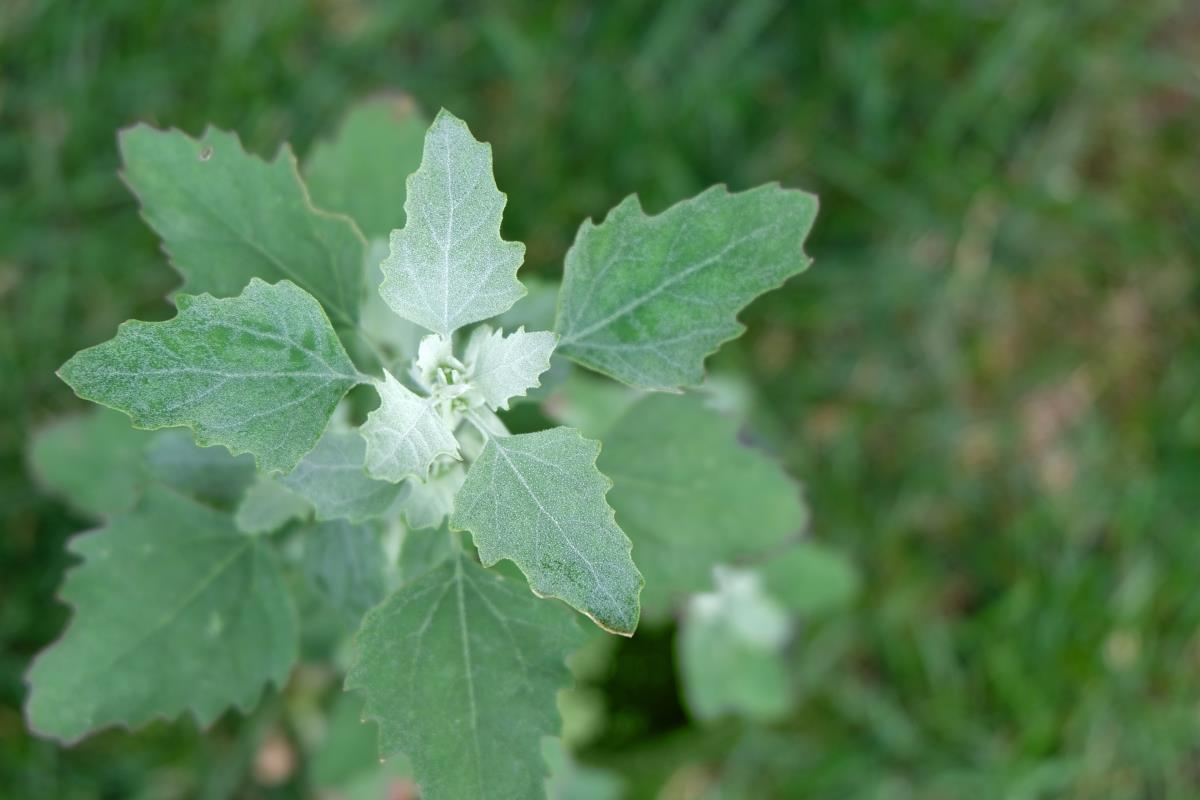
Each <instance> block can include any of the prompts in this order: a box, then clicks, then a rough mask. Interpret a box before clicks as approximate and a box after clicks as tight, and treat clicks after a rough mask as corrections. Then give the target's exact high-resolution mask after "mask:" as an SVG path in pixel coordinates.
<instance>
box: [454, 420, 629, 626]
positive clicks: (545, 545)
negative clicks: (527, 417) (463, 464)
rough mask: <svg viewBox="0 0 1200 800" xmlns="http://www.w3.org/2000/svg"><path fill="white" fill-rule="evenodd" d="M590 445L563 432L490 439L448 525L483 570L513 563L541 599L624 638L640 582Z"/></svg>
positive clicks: (595, 449) (575, 434)
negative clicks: (464, 538) (467, 541)
mask: <svg viewBox="0 0 1200 800" xmlns="http://www.w3.org/2000/svg"><path fill="white" fill-rule="evenodd" d="M599 449H600V445H599V443H598V442H594V441H590V440H587V439H584V438H583V437H582V436H580V435H579V432H578V431H576V430H573V429H571V428H553V429H551V430H547V431H540V432H538V433H525V434H518V435H516V436H506V437H493V438H491V439H490V440H489V441H488V443H487V445H486V446H485V447H484V449H483V452H482V453H481V454H480V456H479V458H478V459H477V460H476V461H475V463H474V464H472V465H471V469H470V470H469V471H468V473H467V480H466V483H464V484H463V487H462V489H461V490H460V491H459V493H458V497H457V499H456V500H455V511H454V515H453V516H452V517H451V520H450V524H451V526H452V527H454V528H457V529H459V530H469V531H470V532H471V533H472V535H473V537H474V540H475V545H476V547H478V548H479V558H480V560H481V561H482V562H483V564H484V566H491V565H493V564H495V563H496V562H497V561H499V560H500V559H502V558H508V559H511V560H512V561H513V562H514V563H516V565H517V566H518V567H519V568H520V569H521V571H522V572H523V573H524V574H525V576H526V577H527V578H528V579H529V585H530V588H532V589H533V591H534V592H536V593H537V594H538V595H541V596H543V597H557V598H559V599H561V600H563V601H565V602H566V603H568V604H569V605H571V606H572V607H574V608H576V609H578V610H579V611H582V612H583V613H584V614H586V615H588V616H589V617H590V618H591V619H592V620H594V621H595V622H596V623H597V624H598V625H600V626H601V627H603V628H605V629H606V630H609V631H611V632H613V633H620V634H623V635H627V636H628V635H632V634H633V631H634V629H635V628H636V627H637V622H638V616H639V613H640V610H639V605H638V593H639V592H640V591H641V589H642V576H641V574H640V573H639V572H638V569H637V567H636V566H634V563H633V559H632V558H631V557H630V544H629V539H628V538H626V536H625V534H624V533H623V532H622V531H621V529H620V528H619V527H617V524H616V522H615V521H614V520H613V512H612V509H611V508H610V507H609V505H608V503H606V502H605V499H604V494H605V492H606V491H608V488H609V486H610V483H609V481H608V479H607V478H605V477H604V475H602V474H601V473H600V471H599V470H598V469H596V454H597V452H598V451H599Z"/></svg>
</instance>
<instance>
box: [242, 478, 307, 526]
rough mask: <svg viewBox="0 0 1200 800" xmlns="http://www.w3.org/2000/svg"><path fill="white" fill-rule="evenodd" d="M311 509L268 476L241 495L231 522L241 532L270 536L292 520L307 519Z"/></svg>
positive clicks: (302, 500) (298, 497) (304, 501)
mask: <svg viewBox="0 0 1200 800" xmlns="http://www.w3.org/2000/svg"><path fill="white" fill-rule="evenodd" d="M311 510H312V506H311V505H310V504H309V502H308V501H307V500H305V499H304V498H303V497H301V496H300V495H298V494H296V493H294V492H293V491H292V490H291V489H288V488H287V487H285V486H284V485H283V484H281V483H280V482H279V481H278V480H276V479H275V478H273V477H271V476H269V475H259V476H258V480H256V481H255V482H254V484H252V485H251V486H250V488H249V489H247V490H246V493H245V494H244V495H242V501H241V503H239V504H238V507H237V513H235V514H234V516H233V521H234V522H235V523H236V524H237V527H238V530H240V531H242V532H243V533H271V532H272V531H277V530H279V529H280V528H282V527H283V526H284V525H286V524H287V523H288V522H291V521H292V520H294V519H303V518H304V517H306V516H308V514H309V512H310V511H311Z"/></svg>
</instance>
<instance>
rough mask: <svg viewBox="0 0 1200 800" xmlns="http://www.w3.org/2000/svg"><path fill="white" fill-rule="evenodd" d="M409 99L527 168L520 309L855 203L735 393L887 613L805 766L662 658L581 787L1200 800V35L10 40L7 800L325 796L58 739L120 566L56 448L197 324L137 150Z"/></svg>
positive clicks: (3, 411)
mask: <svg viewBox="0 0 1200 800" xmlns="http://www.w3.org/2000/svg"><path fill="white" fill-rule="evenodd" d="M378 91H404V92H408V93H410V94H412V95H413V96H414V97H415V98H416V100H417V102H418V103H419V104H420V105H421V106H422V107H424V108H425V109H427V110H431V111H432V110H436V108H437V107H438V106H439V105H445V106H447V107H448V108H450V109H452V110H453V111H454V112H455V113H457V114H459V115H460V116H462V117H464V118H465V119H466V120H468V122H469V123H470V124H471V126H472V128H473V130H474V132H475V133H476V135H477V136H479V137H480V138H481V139H483V140H485V141H490V142H491V143H492V144H493V146H494V148H495V156H496V175H497V180H498V183H499V185H500V186H501V188H502V189H503V190H505V191H506V192H507V193H508V195H509V206H508V211H507V214H506V221H505V225H506V229H505V233H506V236H507V237H508V238H515V239H520V240H523V241H525V242H526V243H527V244H528V257H527V260H526V267H525V270H526V273H525V274H537V275H542V276H545V277H548V278H553V277H555V276H556V275H557V274H558V273H559V270H560V265H561V261H562V256H563V253H564V252H565V249H566V247H567V246H568V244H569V242H570V240H571V238H572V236H573V234H574V231H575V228H576V227H577V226H578V224H579V222H580V221H581V220H582V219H583V218H584V217H587V216H593V217H598V216H601V215H603V213H604V212H605V211H606V210H607V209H608V208H610V207H611V206H612V205H614V204H615V203H616V202H617V201H618V200H620V198H621V197H623V196H624V195H625V194H628V193H630V192H634V191H636V192H638V193H639V194H640V195H641V196H642V198H643V200H644V201H645V204H646V207H647V208H648V209H650V210H659V209H661V208H663V207H665V206H666V205H668V204H669V203H671V202H674V201H675V200H678V199H681V198H683V197H686V196H689V195H691V194H693V193H695V192H697V191H699V190H700V189H702V188H704V187H705V186H707V185H709V184H711V183H713V182H719V181H721V182H727V183H728V184H729V185H730V186H731V187H732V188H734V189H741V188H747V187H749V186H752V185H755V184H757V183H760V182H763V181H767V180H780V181H782V182H783V183H784V184H786V185H792V186H799V187H804V188H807V189H809V190H812V191H816V192H818V193H819V194H820V195H821V200H822V213H821V217H820V219H819V220H818V224H817V228H816V231H815V235H814V237H813V239H812V241H811V246H810V253H811V254H812V255H813V256H814V257H815V258H816V264H815V266H814V267H813V268H812V270H811V271H810V272H808V273H807V274H805V275H803V276H801V277H799V278H797V279H795V280H793V281H792V282H790V283H789V285H788V286H787V287H786V288H785V289H783V290H781V291H779V292H776V293H774V294H772V295H769V296H767V297H765V298H764V299H762V300H761V301H759V302H758V303H757V304H756V305H754V306H753V307H752V309H751V310H750V311H749V312H748V313H747V314H746V315H744V319H745V320H746V321H747V322H748V323H749V324H750V330H751V333H750V334H749V335H748V336H747V337H745V338H744V339H743V340H742V341H740V342H739V343H738V344H737V345H736V346H732V347H729V348H727V350H726V351H725V352H723V353H722V355H721V357H720V359H719V364H718V366H719V367H720V368H722V369H726V370H736V371H740V372H741V373H743V374H745V375H746V376H748V377H749V378H750V380H751V381H752V384H753V386H754V387H755V389H756V393H755V397H756V409H757V411H756V419H755V425H756V427H757V429H758V430H759V431H760V432H761V433H762V434H763V435H764V438H765V439H766V441H767V442H769V444H770V446H771V447H772V449H773V450H775V451H776V452H777V453H778V454H779V455H780V456H781V457H782V458H783V459H784V460H785V462H786V464H787V465H788V467H789V468H790V469H791V471H792V472H793V474H795V475H796V476H797V477H799V478H800V479H802V480H803V481H804V482H805V484H806V488H807V494H808V497H809V499H810V502H811V504H812V507H813V513H814V520H815V522H814V533H815V535H816V536H818V537H819V538H821V539H823V540H825V541H828V542H831V543H833V544H836V545H840V546H842V547H844V548H846V549H848V550H849V552H851V553H852V554H853V556H854V558H855V559H856V561H857V562H858V564H859V565H860V568H861V569H862V571H863V573H864V576H865V591H864V592H863V594H862V596H861V598H860V600H859V602H858V604H857V605H856V606H855V607H854V608H853V609H852V610H851V611H850V612H849V613H847V614H843V615H841V616H838V617H836V618H834V619H830V620H826V621H823V622H821V623H819V624H816V625H813V626H811V627H810V628H809V629H808V630H807V631H806V632H805V640H804V645H803V646H804V648H805V651H806V653H805V656H804V658H803V659H802V665H803V670H802V674H801V675H800V676H798V680H799V681H800V682H801V683H802V686H803V691H804V702H803V703H802V706H801V710H800V711H799V712H798V713H797V714H796V715H795V716H794V718H793V719H791V720H789V721H788V722H787V723H786V724H783V725H780V726H776V727H774V728H772V729H769V730H765V729H753V730H742V729H739V728H738V727H737V726H726V727H721V728H717V729H704V730H700V729H696V728H693V727H690V726H687V724H686V719H685V718H684V716H683V714H682V712H681V710H680V709H679V707H678V700H677V687H676V686H675V684H674V678H673V677H672V675H671V654H670V638H669V636H665V635H661V634H659V635H656V634H654V633H653V632H648V633H647V635H646V636H644V637H643V636H639V637H638V638H635V639H634V640H633V642H632V643H630V645H629V646H627V647H625V648H624V649H622V650H621V651H620V652H619V653H618V658H617V661H616V663H615V665H614V667H613V669H612V674H611V675H609V676H608V678H606V679H605V683H604V688H605V690H606V691H607V692H608V700H607V702H608V706H609V712H608V713H609V722H608V724H607V728H606V729H605V730H604V731H602V732H601V733H600V734H599V735H598V737H597V738H596V739H595V740H594V742H593V743H592V744H591V745H590V746H589V747H588V748H587V749H586V750H585V751H584V752H583V754H582V755H583V757H584V760H585V761H589V762H591V763H596V764H601V765H604V766H606V767H610V768H613V769H615V770H616V771H617V772H619V773H620V774H622V775H623V776H624V777H625V778H626V780H627V781H628V785H629V787H630V790H631V792H632V793H633V796H653V795H654V793H655V792H658V791H661V792H662V793H663V796H665V797H675V798H685V797H700V796H706V797H709V796H711V797H772V796H780V797H838V798H857V797H862V798H909V797H912V798H959V797H977V798H991V797H1005V798H1009V797H1011V798H1040V797H1074V798H1093V797H1104V798H1176V797H1179V798H1183V797H1195V796H1198V795H1200V591H1197V589H1196V586H1197V579H1198V577H1200V330H1198V324H1197V323H1198V322H1200V317H1198V316H1197V309H1198V308H1200V286H1198V278H1200V274H1198V271H1197V270H1198V267H1200V263H1198V259H1197V256H1198V254H1200V147H1197V142H1198V141H1200V105H1198V102H1197V101H1198V95H1200V6H1197V5H1195V4H1194V3H1188V2H1184V0H1179V1H1178V2H1171V1H1168V0H1140V1H1139V2H1129V0H1080V2H1072V3H1064V2H1058V1H1057V0H1045V1H1044V2H1042V1H1041V0H1024V1H1022V0H964V1H963V2H935V0H907V1H906V2H901V1H900V0H877V1H875V2H867V3H847V2H837V1H836V0H806V1H803V2H802V1H801V0H795V1H794V2H786V1H783V0H741V2H738V3H732V4H731V3H721V2H708V1H707V0H680V1H679V2H659V3H648V2H625V1H623V0H622V1H620V2H618V1H616V0H613V1H612V2H606V3H587V2H582V1H580V2H544V3H537V4H526V5H524V7H523V8H522V9H521V10H517V9H515V8H513V9H505V10H501V9H500V7H499V4H483V3H479V4H474V3H467V2H456V3H434V2H420V1H418V2H406V3H370V2H366V0H312V1H311V2H295V1H294V0H288V1H287V2H273V3H252V2H245V1H244V0H226V1H220V0H219V1H218V2H210V3H194V2H183V1H182V0H165V1H164V2H146V1H145V0H106V2H103V3H97V2H68V1H66V0H61V1H59V2H39V1H38V0H7V1H6V2H5V3H4V4H3V7H2V8H0V308H2V312H0V314H2V316H0V402H2V404H3V405H2V406H0V509H2V511H0V514H3V518H4V520H5V521H4V535H3V539H2V541H0V641H2V642H3V647H2V652H0V797H14V798H18V797H20V798H25V797H31V798H40V797H56V798H58V797H61V798H76V797H78V798H90V797H134V796H156V795H154V794H153V792H154V791H158V792H161V793H169V788H163V787H170V786H172V785H175V784H173V783H172V781H173V780H174V778H172V775H173V774H175V773H183V772H187V771H188V770H193V771H194V770H197V769H199V770H201V771H202V772H203V773H204V774H205V775H206V778H205V780H204V781H203V783H202V789H201V790H198V791H201V792H202V794H203V795H204V796H211V797H219V796H226V795H229V794H231V793H234V794H237V795H238V796H242V797H283V796H294V795H295V792H296V791H298V790H297V789H296V786H297V785H298V784H296V783H295V781H293V782H291V783H285V784H284V785H283V786H280V787H275V788H271V787H267V786H263V785H261V783H256V781H255V779H254V778H253V777H252V776H251V777H247V775H246V773H247V762H246V758H247V756H246V755H245V754H246V753H247V752H250V750H252V749H253V748H252V747H247V746H246V743H247V742H249V743H251V744H253V742H254V741H256V739H255V737H257V736H260V735H261V730H259V728H258V727H256V720H255V718H252V719H250V720H249V721H246V722H240V721H238V720H236V719H232V718H230V719H227V720H226V721H224V722H223V723H222V724H221V725H220V726H219V727H218V729H217V731H216V733H215V735H213V736H211V737H208V738H202V737H199V736H198V735H196V734H195V733H193V732H191V731H190V727H189V726H188V725H187V724H179V725H156V726H154V727H153V728H152V729H151V730H150V731H148V732H146V733H144V734H141V735H138V736H132V737H131V736H129V735H127V734H123V733H108V734H104V735H101V736H99V737H97V738H95V739H93V740H91V741H89V742H88V743H86V744H84V745H82V746H80V747H78V748H76V749H74V750H70V751H63V750H59V749H57V748H55V747H54V746H52V745H50V744H47V743H43V742H40V741H36V740H33V739H30V738H29V737H28V736H27V735H26V734H25V733H24V732H23V724H22V720H21V715H20V710H19V709H20V706H21V702H22V697H23V692H24V687H23V684H22V674H23V672H24V670H25V669H26V667H27V664H28V659H29V658H30V656H31V655H32V654H33V653H34V652H35V651H36V650H37V649H39V648H40V647H42V646H43V645H44V644H45V643H46V642H47V641H49V640H50V639H51V638H53V637H54V636H55V635H56V634H57V632H58V630H59V629H60V627H61V626H62V624H63V622H64V620H65V617H66V610H65V609H64V608H62V607H61V606H59V605H58V604H57V603H56V602H55V601H54V600H53V592H54V589H55V587H56V585H57V583H58V581H59V579H60V578H61V572H62V570H63V569H64V567H65V566H66V565H67V558H66V557H65V556H64V555H63V552H62V545H63V541H64V540H65V538H66V537H67V536H68V535H70V534H71V533H73V532H74V531H76V530H78V529H79V528H81V527H83V525H84V523H83V521H81V520H80V519H78V518H75V517H73V516H72V515H71V514H70V513H69V512H68V511H67V510H65V509H64V508H63V507H62V506H60V505H59V504H57V503H55V502H53V501H51V500H50V499H48V498H46V497H45V496H43V495H42V494H40V493H39V492H38V491H37V490H36V489H35V488H34V487H33V486H32V484H31V482H30V480H29V479H28V477H27V476H26V474H25V467H24V455H23V448H24V442H25V440H26V437H27V436H28V434H29V432H30V430H31V429H32V428H33V427H34V426H36V425H37V424H39V423H41V422H43V421H45V420H47V419H49V418H51V417H52V416H53V415H54V414H56V413H58V412H61V411H64V410H67V409H74V408H77V407H78V406H79V403H78V402H77V401H76V400H75V399H74V398H73V397H72V396H71V393H70V392H69V390H67V389H66V387H65V386H63V385H62V384H60V383H59V382H58V381H57V379H56V378H55V377H54V374H53V372H54V369H55V368H56V367H57V366H58V365H59V364H60V363H61V362H62V361H63V360H64V359H65V358H66V357H67V356H69V355H70V354H71V353H72V352H74V351H75V350H77V349H79V348H81V347H83V346H86V345H90V344H94V343H96V342H98V341H100V340H102V339H105V338H108V337H109V336H111V335H112V332H113V331H114V329H115V326H116V325H117V323H118V322H120V321H121V320H124V319H126V318H129V317H138V318H142V319H161V318H164V317H167V316H170V313H171V312H170V309H169V307H168V305H167V304H166V303H164V302H163V300H162V297H163V295H164V293H165V292H167V291H168V290H170V289H171V288H172V287H173V286H174V285H175V284H176V283H177V279H176V276H175V275H174V273H173V272H172V271H171V270H169V269H168V268H167V267H166V266H165V260H164V257H163V256H162V255H161V254H160V253H159V252H158V250H157V243H156V241H155V240H154V237H153V236H152V235H151V233H150V231H149V230H148V229H147V228H146V227H145V226H144V225H143V224H142V222H141V220H140V219H139V218H138V216H137V212H136V207H135V204H134V202H133V199H132V197H131V196H130V195H129V193H128V192H127V191H126V190H125V189H124V187H123V186H122V185H121V183H120V181H119V179H118V177H117V175H116V171H117V166H118V165H117V151H116V147H115V132H116V131H117V129H119V128H120V127H123V126H125V125H128V124H130V123H132V122H134V121H137V120H147V121H150V122H153V123H156V124H159V125H174V126H178V127H181V128H183V129H185V130H187V131H189V132H193V133H196V132H199V131H200V130H201V129H202V127H203V125H204V124H205V123H207V122H213V123H215V124H217V125H219V126H221V127H225V128H232V129H235V130H237V131H239V132H240V133H241V134H242V136H243V138H244V140H245V141H246V142H247V144H248V145H249V146H250V147H251V148H252V149H254V150H256V151H257V152H259V153H262V154H268V153H271V152H273V151H274V149H275V147H276V146H277V145H278V143H279V142H281V141H283V140H289V141H291V142H292V143H293V144H294V145H295V146H296V148H297V150H298V151H299V152H301V153H303V152H305V151H307V149H308V146H309V145H310V144H311V143H312V141H313V140H314V139H315V138H316V137H319V136H322V135H328V134H330V133H332V131H333V129H334V127H335V125H336V123H337V121H338V119H339V118H340V117H341V115H342V114H343V112H344V111H345V110H346V109H347V108H348V107H349V106H350V105H351V104H352V103H353V102H354V101H355V100H356V99H359V98H361V97H363V96H365V95H368V94H371V93H374V92H378ZM648 675H649V676H650V677H647V676H648ZM184 783H185V784H186V782H184ZM664 784H665V785H666V787H665V788H661V787H662V786H663V785H664ZM148 785H149V786H155V787H159V788H157V789H154V790H153V791H151V790H147V789H145V788H144V787H146V786H148ZM764 786H769V787H770V788H769V789H764V788H762V787H764ZM139 787H142V788H141V789H140V790H139ZM714 787H717V788H714ZM756 787H757V788H756ZM139 791H141V792H142V793H141V794H139V793H138V792H139ZM706 791H709V792H714V791H715V792H718V793H716V794H712V793H710V794H708V795H705V794H704V792H706ZM160 796H161V795H160Z"/></svg>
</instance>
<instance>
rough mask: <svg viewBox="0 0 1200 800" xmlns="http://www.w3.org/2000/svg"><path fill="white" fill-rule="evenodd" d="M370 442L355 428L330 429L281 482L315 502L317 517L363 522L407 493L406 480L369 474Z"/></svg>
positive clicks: (386, 510)
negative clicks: (381, 479)
mask: <svg viewBox="0 0 1200 800" xmlns="http://www.w3.org/2000/svg"><path fill="white" fill-rule="evenodd" d="M366 454H367V444H366V442H364V441H363V437H362V436H360V435H358V434H357V433H355V432H354V431H335V430H328V431H326V432H325V435H324V436H322V437H321V440H320V441H319V442H317V446H316V447H314V448H313V450H312V452H310V453H309V454H308V455H306V456H305V457H304V458H302V459H301V460H300V463H299V464H297V465H296V468H295V469H294V470H292V471H291V472H290V473H289V474H287V475H280V476H279V478H278V480H279V482H280V483H281V484H283V485H284V486H286V487H287V488H289V489H291V490H292V491H294V492H295V493H296V494H298V495H300V496H301V497H304V498H306V499H307V500H309V502H311V503H312V504H313V508H314V509H315V510H316V514H317V519H321V520H327V519H348V520H350V521H352V522H362V521H363V520H367V519H371V518H374V517H382V516H384V515H386V514H388V513H389V512H391V511H394V510H396V509H397V508H398V503H399V502H400V501H401V500H402V499H403V498H404V496H405V494H407V493H408V491H409V487H408V485H407V484H405V483H389V482H388V481H379V480H375V479H374V478H372V477H371V476H369V475H367V472H366V467H365V466H364V465H365V463H366Z"/></svg>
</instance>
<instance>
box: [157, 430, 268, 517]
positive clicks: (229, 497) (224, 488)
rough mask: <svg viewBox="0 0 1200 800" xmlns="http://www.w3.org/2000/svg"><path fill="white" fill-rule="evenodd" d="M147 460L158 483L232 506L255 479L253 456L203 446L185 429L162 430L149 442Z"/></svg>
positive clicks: (192, 495) (197, 497) (189, 495)
mask: <svg viewBox="0 0 1200 800" xmlns="http://www.w3.org/2000/svg"><path fill="white" fill-rule="evenodd" d="M146 464H147V466H148V467H149V469H150V473H151V474H152V475H153V476H154V478H155V480H157V481H158V482H159V483H165V484H166V485H167V486H170V487H171V488H173V489H177V490H178V491H179V492H181V493H182V494H185V495H187V496H188V497H191V498H193V499H195V500H202V501H205V502H208V503H212V504H214V505H216V506H218V507H220V508H233V507H234V506H235V505H237V503H238V501H239V500H240V499H241V497H242V495H243V494H244V493H245V491H246V489H247V488H249V486H250V484H251V483H253V482H254V459H253V458H251V457H250V456H247V455H243V456H232V455H230V454H229V451H228V450H226V449H225V448H223V447H200V446H198V445H197V444H196V443H195V442H194V441H192V436H191V434H189V433H188V432H187V431H184V430H168V431H159V432H158V433H155V434H153V435H152V436H151V438H150V442H149V444H147V445H146Z"/></svg>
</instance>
